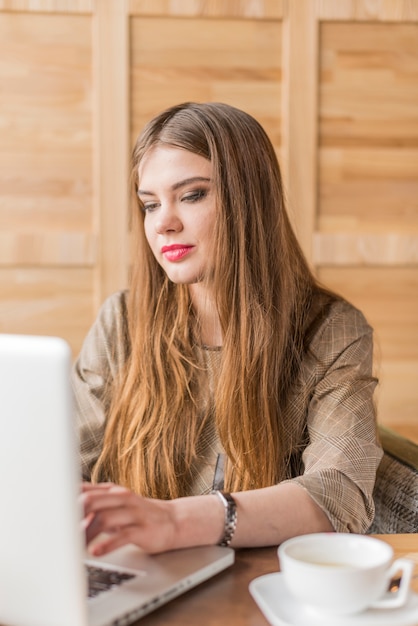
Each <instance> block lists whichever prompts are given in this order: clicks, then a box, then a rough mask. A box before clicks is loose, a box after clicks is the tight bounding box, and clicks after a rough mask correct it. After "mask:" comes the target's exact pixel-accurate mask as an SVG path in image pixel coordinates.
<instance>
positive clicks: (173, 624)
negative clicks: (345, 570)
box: [136, 533, 418, 626]
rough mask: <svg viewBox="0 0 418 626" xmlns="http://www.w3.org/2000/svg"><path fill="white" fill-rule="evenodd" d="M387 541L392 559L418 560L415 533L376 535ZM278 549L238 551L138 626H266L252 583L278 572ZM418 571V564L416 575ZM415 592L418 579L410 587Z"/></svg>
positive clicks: (417, 539) (417, 588)
mask: <svg viewBox="0 0 418 626" xmlns="http://www.w3.org/2000/svg"><path fill="white" fill-rule="evenodd" d="M375 536H376V537H379V538H380V539H383V540H384V541H387V542H388V543H389V544H390V545H391V546H392V547H393V548H394V551H395V557H400V556H405V555H407V554H409V553H414V554H415V555H416V558H417V559H418V533H417V534H407V535H375ZM278 567H279V564H278V559H277V548H251V549H245V550H237V551H236V557H235V563H234V565H232V566H231V567H230V568H228V569H227V570H224V571H223V572H221V573H220V574H217V575H216V576H215V577H213V578H211V579H210V580H208V581H206V582H204V583H202V584H201V585H199V586H198V587H195V588H194V589H191V590H190V591H188V592H187V593H185V594H184V595H182V596H180V597H178V598H176V599H175V600H172V601H171V602H170V603H169V604H166V605H165V606H162V607H161V608H159V609H157V610H156V611H155V612H154V613H152V614H150V615H147V616H145V617H144V618H142V619H141V620H139V621H138V622H137V623H136V624H137V626H163V625H164V626H166V625H168V626H215V625H216V626H220V625H221V624H228V626H245V625H246V626H267V625H268V622H267V620H266V619H265V617H264V616H263V614H262V613H261V611H260V609H259V608H258V606H257V605H256V603H255V601H254V600H253V598H252V596H251V595H250V592H249V591H248V585H249V583H250V581H251V580H253V579H254V578H257V576H262V575H263V574H270V573H272V572H277V571H278ZM417 572H418V562H417V566H416V571H415V573H417ZM412 587H413V589H414V590H415V591H416V592H418V579H415V580H414V581H413V584H412Z"/></svg>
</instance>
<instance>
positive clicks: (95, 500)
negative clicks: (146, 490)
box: [80, 487, 140, 517]
mask: <svg viewBox="0 0 418 626" xmlns="http://www.w3.org/2000/svg"><path fill="white" fill-rule="evenodd" d="M80 500H81V504H82V506H83V508H84V516H85V517H86V516H87V515H88V514H89V513H98V512H99V511H103V510H106V509H116V508H126V507H138V506H139V505H140V498H139V496H136V495H135V494H133V493H132V492H130V491H128V490H127V489H125V488H123V487H112V488H110V489H107V490H97V491H87V492H85V493H83V494H81V496H80Z"/></svg>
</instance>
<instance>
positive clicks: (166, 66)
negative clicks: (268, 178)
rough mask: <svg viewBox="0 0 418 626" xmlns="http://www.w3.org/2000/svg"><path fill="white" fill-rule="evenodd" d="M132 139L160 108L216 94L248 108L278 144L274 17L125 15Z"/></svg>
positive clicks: (277, 46) (278, 81)
mask: <svg viewBox="0 0 418 626" xmlns="http://www.w3.org/2000/svg"><path fill="white" fill-rule="evenodd" d="M131 42H132V48H131V60H132V66H131V105H132V109H131V124H132V142H133V141H134V139H135V138H136V136H137V134H138V133H139V132H140V130H141V128H142V127H143V125H144V124H145V123H146V122H147V121H148V120H149V119H150V118H151V117H152V116H154V115H155V114H157V113H158V112H159V111H161V110H162V109H164V108H166V107H168V106H171V105H173V104H176V103H177V102H184V101H188V100H194V101H200V102H202V101H203V102H205V101H223V102H227V103H229V104H233V105H234V106H237V107H239V108H242V109H244V110H246V111H248V113H250V114H252V115H254V116H255V117H256V118H257V119H258V120H259V121H260V123H261V124H262V125H263V126H264V128H265V129H266V131H267V133H268V134H269V136H270V138H271V140H272V142H273V144H274V146H275V147H276V149H277V150H279V149H280V144H281V135H280V128H281V121H280V114H281V111H280V101H281V77H282V74H281V67H282V58H281V22H280V21H267V22H263V21H259V20H245V21H244V20H207V19H203V18H196V19H194V18H180V17H179V18H176V20H175V28H173V20H172V19H171V18H165V17H164V18H163V17H161V18H159V17H156V18H152V17H150V18H142V17H134V18H132V19H131Z"/></svg>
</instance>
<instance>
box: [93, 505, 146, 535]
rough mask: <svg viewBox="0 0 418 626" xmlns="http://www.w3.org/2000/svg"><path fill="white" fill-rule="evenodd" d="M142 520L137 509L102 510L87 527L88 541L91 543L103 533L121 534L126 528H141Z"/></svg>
mask: <svg viewBox="0 0 418 626" xmlns="http://www.w3.org/2000/svg"><path fill="white" fill-rule="evenodd" d="M140 526H141V520H140V518H139V517H138V515H137V511H136V510H135V509H128V508H117V509H106V510H102V511H100V512H98V513H95V514H94V515H93V519H92V520H90V521H89V523H88V525H87V526H86V541H87V543H90V542H91V541H93V539H95V538H96V537H97V536H98V535H100V534H101V533H110V534H115V533H120V532H123V530H124V529H125V528H126V527H135V528H140Z"/></svg>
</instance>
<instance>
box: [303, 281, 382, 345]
mask: <svg viewBox="0 0 418 626" xmlns="http://www.w3.org/2000/svg"><path fill="white" fill-rule="evenodd" d="M310 319H311V321H310V324H309V328H308V332H307V337H308V343H310V344H312V343H317V342H322V341H326V342H332V343H334V344H338V343H345V344H347V343H350V342H352V341H355V340H356V339H358V338H360V337H362V336H364V335H371V334H372V332H373V329H372V327H371V326H370V324H369V323H368V321H367V319H366V317H365V315H364V313H363V312H362V311H361V310H360V309H359V308H357V307H356V306H355V305H354V304H352V303H351V302H349V301H348V300H346V299H345V298H343V297H341V296H339V295H336V294H332V293H329V292H326V291H318V292H317V293H316V294H315V296H314V298H313V302H312V309H311V316H310Z"/></svg>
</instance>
